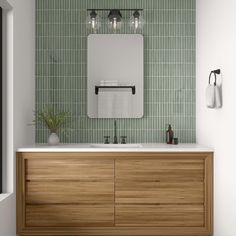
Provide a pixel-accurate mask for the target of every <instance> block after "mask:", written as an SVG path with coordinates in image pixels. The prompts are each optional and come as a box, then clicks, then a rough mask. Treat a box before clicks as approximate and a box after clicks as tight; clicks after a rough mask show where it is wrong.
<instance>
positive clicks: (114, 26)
mask: <svg viewBox="0 0 236 236" xmlns="http://www.w3.org/2000/svg"><path fill="white" fill-rule="evenodd" d="M112 24H113V29H114V30H116V28H117V19H116V18H114V19H113V22H112Z"/></svg>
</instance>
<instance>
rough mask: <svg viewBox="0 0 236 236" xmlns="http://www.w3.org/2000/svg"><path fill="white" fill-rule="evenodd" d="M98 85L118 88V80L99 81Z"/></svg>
mask: <svg viewBox="0 0 236 236" xmlns="http://www.w3.org/2000/svg"><path fill="white" fill-rule="evenodd" d="M100 85H102V86H118V80H101V81H100Z"/></svg>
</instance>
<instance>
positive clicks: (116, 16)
mask: <svg viewBox="0 0 236 236" xmlns="http://www.w3.org/2000/svg"><path fill="white" fill-rule="evenodd" d="M121 24H122V15H121V13H120V10H117V9H114V10H110V13H109V15H108V25H109V31H110V32H112V33H116V32H117V31H119V30H120V29H121Z"/></svg>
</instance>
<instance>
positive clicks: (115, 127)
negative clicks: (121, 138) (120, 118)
mask: <svg viewBox="0 0 236 236" xmlns="http://www.w3.org/2000/svg"><path fill="white" fill-rule="evenodd" d="M113 143H114V144H118V139H117V126H116V120H115V121H114V141H113Z"/></svg>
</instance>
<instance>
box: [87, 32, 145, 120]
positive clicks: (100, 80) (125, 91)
mask: <svg viewBox="0 0 236 236" xmlns="http://www.w3.org/2000/svg"><path fill="white" fill-rule="evenodd" d="M87 60H88V61H87V70H88V71H87V72H88V73H87V75H88V78H87V106H88V107H87V111H88V116H89V117H90V118H141V117H142V116H143V36H142V35H140V34H90V35H89V36H88V51H87Z"/></svg>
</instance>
